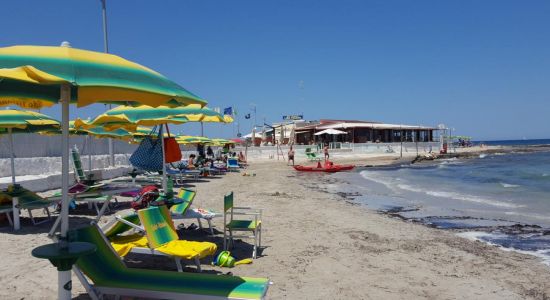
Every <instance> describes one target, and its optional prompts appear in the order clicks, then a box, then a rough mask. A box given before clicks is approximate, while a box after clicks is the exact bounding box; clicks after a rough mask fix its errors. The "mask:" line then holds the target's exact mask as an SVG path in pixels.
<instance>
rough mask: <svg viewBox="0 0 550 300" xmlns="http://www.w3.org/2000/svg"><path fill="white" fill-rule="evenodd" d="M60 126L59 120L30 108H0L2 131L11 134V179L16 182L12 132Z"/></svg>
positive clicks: (53, 128) (30, 131)
mask: <svg viewBox="0 0 550 300" xmlns="http://www.w3.org/2000/svg"><path fill="white" fill-rule="evenodd" d="M57 128H59V121H57V120H55V119H54V118H51V117H49V116H46V115H44V114H41V113H37V112H34V111H28V110H14V109H6V110H0V133H7V134H8V135H9V137H8V138H9V144H10V158H11V181H12V183H13V184H15V162H14V158H15V155H14V153H13V136H12V133H32V132H38V131H44V130H55V129H57Z"/></svg>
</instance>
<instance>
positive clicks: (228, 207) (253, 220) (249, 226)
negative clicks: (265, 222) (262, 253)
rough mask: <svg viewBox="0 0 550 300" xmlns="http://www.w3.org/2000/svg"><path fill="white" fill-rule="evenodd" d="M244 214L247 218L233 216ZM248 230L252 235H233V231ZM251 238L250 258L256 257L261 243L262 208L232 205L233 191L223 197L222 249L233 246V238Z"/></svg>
mask: <svg viewBox="0 0 550 300" xmlns="http://www.w3.org/2000/svg"><path fill="white" fill-rule="evenodd" d="M236 215H239V216H245V217H247V218H248V219H246V220H245V219H236V218H234V216H236ZM235 231H237V232H245V233H246V232H249V233H251V234H252V235H246V234H245V235H234V234H233V232H235ZM235 237H239V238H253V239H254V250H253V252H252V258H256V255H257V252H258V249H259V248H260V247H261V243H262V209H254V208H251V207H236V206H234V205H233V192H231V193H229V194H227V195H225V196H224V198H223V249H224V250H227V248H228V246H233V238H235Z"/></svg>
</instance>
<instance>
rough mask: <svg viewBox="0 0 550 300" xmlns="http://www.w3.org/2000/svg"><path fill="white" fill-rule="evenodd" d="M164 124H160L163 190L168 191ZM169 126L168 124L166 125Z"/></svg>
mask: <svg viewBox="0 0 550 300" xmlns="http://www.w3.org/2000/svg"><path fill="white" fill-rule="evenodd" d="M163 126H164V125H160V144H161V145H162V148H161V149H162V190H163V191H164V193H166V192H167V190H166V165H165V164H164V162H165V161H166V160H165V159H166V157H165V154H164V133H163V130H162V129H163ZM166 126H168V125H166Z"/></svg>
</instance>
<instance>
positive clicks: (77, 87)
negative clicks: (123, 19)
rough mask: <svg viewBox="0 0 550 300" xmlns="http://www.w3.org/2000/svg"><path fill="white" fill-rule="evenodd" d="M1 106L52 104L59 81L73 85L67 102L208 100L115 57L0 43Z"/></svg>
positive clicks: (171, 103) (202, 102)
mask: <svg viewBox="0 0 550 300" xmlns="http://www.w3.org/2000/svg"><path fill="white" fill-rule="evenodd" d="M0 78H1V79H2V80H1V81H0V105H10V104H15V105H18V106H21V107H26V108H41V107H47V106H52V105H54V104H56V103H58V102H59V99H60V97H61V93H60V86H61V85H63V84H69V85H70V86H71V99H70V100H71V102H74V103H76V104H77V105H78V106H85V105H89V104H92V103H97V102H102V103H117V104H129V105H139V104H147V105H151V106H158V105H161V104H166V105H169V106H176V105H186V104H198V105H199V106H204V105H206V101H205V100H203V99H201V98H199V97H198V96H196V95H194V94H192V93H191V92H189V91H187V90H186V89H184V88H183V87H181V86H179V85H178V84H176V83H174V82H172V81H170V80H169V79H167V78H166V77H164V76H162V75H161V74H159V73H157V72H155V71H153V70H151V69H149V68H146V67H144V66H141V65H139V64H136V63H134V62H131V61H128V60H125V59H123V58H121V57H119V56H116V55H112V54H106V53H99V52H94V51H87V50H81V49H76V48H70V47H63V46H62V47H47V46H13V47H5V48H0Z"/></svg>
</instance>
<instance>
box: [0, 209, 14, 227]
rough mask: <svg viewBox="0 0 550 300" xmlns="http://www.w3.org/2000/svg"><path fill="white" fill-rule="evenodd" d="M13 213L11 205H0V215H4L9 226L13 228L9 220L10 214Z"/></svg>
mask: <svg viewBox="0 0 550 300" xmlns="http://www.w3.org/2000/svg"><path fill="white" fill-rule="evenodd" d="M12 212H13V206H12V205H11V204H3V205H0V214H4V215H5V216H6V218H7V219H8V222H9V223H10V226H13V221H12V220H11V214H12Z"/></svg>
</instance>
